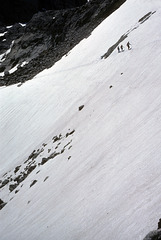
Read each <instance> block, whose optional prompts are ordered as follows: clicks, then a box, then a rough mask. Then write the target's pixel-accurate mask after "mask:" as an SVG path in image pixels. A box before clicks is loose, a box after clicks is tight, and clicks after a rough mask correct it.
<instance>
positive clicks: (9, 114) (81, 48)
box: [0, 0, 161, 240]
mask: <svg viewBox="0 0 161 240" xmlns="http://www.w3.org/2000/svg"><path fill="white" fill-rule="evenodd" d="M160 18H161V3H160V1H159V0H158V1H157V0H155V1H152V0H146V1H144V0H128V1H127V2H126V3H125V4H123V5H122V7H121V8H120V9H118V10H117V11H116V12H115V13H113V14H112V15H111V16H110V17H109V18H107V19H106V20H105V21H104V22H103V23H102V24H100V25H99V26H98V27H97V28H96V29H95V30H94V31H93V33H92V35H91V36H90V37H89V38H88V39H85V40H83V41H82V42H81V43H80V44H79V45H77V46H76V47H75V48H74V49H73V50H72V51H71V52H70V53H69V54H68V56H64V57H63V58H62V59H61V60H60V61H59V62H57V63H56V64H55V65H54V66H53V67H52V68H51V69H48V70H45V71H43V72H42V73H40V74H39V75H37V76H36V77H35V78H34V79H33V80H32V81H28V82H26V83H25V84H23V85H22V86H20V87H17V85H14V86H10V87H7V88H0V102H1V112H0V116H1V125H0V129H1V140H0V141H1V142H0V144H1V151H0V152H1V159H0V168H1V172H0V173H1V176H2V175H3V174H4V173H5V172H7V174H6V175H4V176H2V177H1V179H2V182H3V181H4V179H6V176H7V178H8V179H9V181H10V182H9V183H7V184H5V185H4V187H2V188H0V198H1V199H2V200H4V202H6V203H7V205H6V206H5V207H4V208H3V209H2V210H1V211H0V219H1V221H0V234H1V239H2V240H8V239H12V240H15V239H24V240H25V239H32V240H37V239H39V240H41V239H47V240H50V239H55V240H67V239H71V240H76V239H83V240H85V239H86V240H98V239H101V240H107V239H110V240H129V239H130V240H134V239H136V240H138V239H143V237H144V236H145V235H146V233H147V232H149V231H150V230H152V229H153V228H154V229H155V228H156V225H157V221H158V219H159V218H160V209H161V201H160V199H161V191H160V189H161V174H160V163H161V150H160V145H161V124H160V117H161V108H160V105H161V94H160V91H161V82H160V79H161V73H160V62H161V52H160V42H161V40H160V39H161V32H160ZM139 20H140V21H139ZM121 36H124V37H125V36H126V38H125V40H123V42H122V44H123V45H124V46H125V45H126V43H127V41H130V42H131V44H132V50H131V51H128V50H127V48H125V51H124V52H122V53H118V52H117V44H116V43H117V42H119V39H120V38H121ZM121 39H122V38H121ZM115 44H116V45H115ZM112 46H115V48H114V47H113V48H114V49H113V52H111V55H109V57H107V58H106V59H104V58H101V57H102V56H103V55H104V54H105V53H106V52H107V51H108V49H111V47H112ZM81 105H84V108H83V109H82V110H81V111H79V110H78V108H79V106H81ZM34 150H35V151H34ZM33 151H34V152H33ZM31 153H32V154H31ZM30 154H31V155H30ZM29 155H30V156H29ZM18 165H19V168H17V169H15V167H17V166H18ZM20 165H21V166H20ZM27 165H28V168H29V167H33V169H32V171H31V173H30V174H28V175H27V177H26V178H25V180H24V181H22V182H21V184H19V185H17V188H15V190H13V191H11V192H9V190H8V188H9V186H10V185H14V183H15V182H16V180H15V181H14V179H15V177H17V176H20V175H21V176H22V175H23V173H24V172H25V174H27V171H28V168H27ZM9 171H10V172H9ZM20 172H21V173H20ZM19 174H20V175H19ZM25 176H26V175H25ZM34 180H35V181H34ZM20 185H21V186H20ZM16 193H17V194H16Z"/></svg>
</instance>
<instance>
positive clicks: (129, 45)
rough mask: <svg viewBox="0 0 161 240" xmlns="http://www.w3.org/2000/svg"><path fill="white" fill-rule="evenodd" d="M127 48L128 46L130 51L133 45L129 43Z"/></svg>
mask: <svg viewBox="0 0 161 240" xmlns="http://www.w3.org/2000/svg"><path fill="white" fill-rule="evenodd" d="M126 46H127V48H128V50H131V44H130V43H129V42H128V43H127V45H126Z"/></svg>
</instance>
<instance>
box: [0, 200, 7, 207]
mask: <svg viewBox="0 0 161 240" xmlns="http://www.w3.org/2000/svg"><path fill="white" fill-rule="evenodd" d="M5 205H6V203H5V202H3V201H2V199H1V198H0V210H1V209H2V208H3V207H4V206H5Z"/></svg>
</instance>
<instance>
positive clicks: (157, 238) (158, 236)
mask: <svg viewBox="0 0 161 240" xmlns="http://www.w3.org/2000/svg"><path fill="white" fill-rule="evenodd" d="M143 240H161V230H155V231H151V232H150V233H148V235H147V236H146V237H145V238H144V239H143Z"/></svg>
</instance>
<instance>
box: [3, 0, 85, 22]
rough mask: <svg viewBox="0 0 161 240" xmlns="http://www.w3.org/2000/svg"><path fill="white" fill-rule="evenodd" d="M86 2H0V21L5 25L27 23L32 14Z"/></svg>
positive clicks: (60, 0) (68, 0) (48, 0)
mask: <svg viewBox="0 0 161 240" xmlns="http://www.w3.org/2000/svg"><path fill="white" fill-rule="evenodd" d="M86 1H87V0H14V1H13V0H1V8H0V21H1V22H3V23H5V24H14V23H15V22H23V23H25V22H28V21H29V20H30V19H31V18H32V16H33V14H35V13H36V12H38V11H44V10H51V9H53V10H57V9H66V8H72V7H78V6H81V5H83V4H85V3H86Z"/></svg>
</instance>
